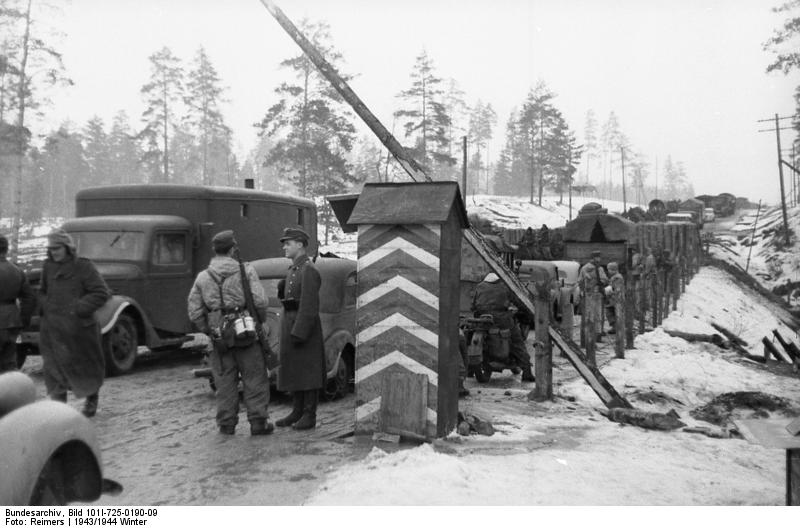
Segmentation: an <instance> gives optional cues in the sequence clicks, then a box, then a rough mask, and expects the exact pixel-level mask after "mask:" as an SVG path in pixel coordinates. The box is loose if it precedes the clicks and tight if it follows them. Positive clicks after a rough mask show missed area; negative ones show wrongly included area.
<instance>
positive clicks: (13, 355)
mask: <svg viewBox="0 0 800 528" xmlns="http://www.w3.org/2000/svg"><path fill="white" fill-rule="evenodd" d="M18 335H19V331H18V330H16V329H8V328H0V374H2V373H3V372H11V371H12V370H17V336H18Z"/></svg>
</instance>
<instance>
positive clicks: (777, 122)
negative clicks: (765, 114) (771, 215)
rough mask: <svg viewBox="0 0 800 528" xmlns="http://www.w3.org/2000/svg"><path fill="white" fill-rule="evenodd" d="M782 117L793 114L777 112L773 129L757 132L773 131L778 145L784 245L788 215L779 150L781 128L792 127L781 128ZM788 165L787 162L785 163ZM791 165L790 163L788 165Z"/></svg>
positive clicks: (787, 242) (761, 121)
mask: <svg viewBox="0 0 800 528" xmlns="http://www.w3.org/2000/svg"><path fill="white" fill-rule="evenodd" d="M783 119H794V116H784V117H778V114H775V128H774V129H766V130H759V132H772V131H773V130H774V132H775V140H776V141H777V146H778V178H779V179H780V184H781V210H782V212H783V240H784V242H785V243H786V245H787V246H788V245H789V220H788V215H787V214H786V193H785V190H784V186H783V164H784V163H786V162H785V161H783V153H782V152H781V130H786V129H791V128H792V127H784V128H781V126H780V121H781V120H783ZM769 121H772V119H759V120H758V122H759V123H767V122H769ZM787 165H788V163H787ZM789 166H790V167H791V165H789Z"/></svg>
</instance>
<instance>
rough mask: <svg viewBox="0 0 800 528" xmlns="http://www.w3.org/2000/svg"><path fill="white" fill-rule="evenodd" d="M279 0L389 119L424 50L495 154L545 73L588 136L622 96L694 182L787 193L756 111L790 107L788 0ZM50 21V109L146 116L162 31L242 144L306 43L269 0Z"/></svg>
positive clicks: (100, 1)
mask: <svg viewBox="0 0 800 528" xmlns="http://www.w3.org/2000/svg"><path fill="white" fill-rule="evenodd" d="M277 3H278V5H279V6H280V7H281V8H283V9H284V11H285V12H286V14H287V15H288V16H289V17H290V18H291V19H293V20H294V21H298V20H300V19H301V18H302V17H304V16H308V17H311V18H314V19H321V20H325V21H327V22H328V23H329V24H330V26H331V30H332V34H333V38H334V42H335V45H336V46H337V48H338V49H339V50H340V51H341V53H342V54H343V56H344V59H345V68H344V69H345V70H346V71H348V72H351V73H357V74H358V77H357V78H356V79H355V80H354V81H353V82H352V87H353V88H354V90H355V91H356V92H357V93H358V94H359V96H360V97H361V98H362V99H363V100H364V102H365V103H366V104H367V105H368V106H369V107H370V108H371V109H372V111H373V112H374V113H375V114H376V115H377V116H378V118H379V119H381V120H382V121H383V123H384V124H385V125H386V126H387V127H391V123H392V112H393V110H395V109H396V103H397V102H396V100H395V98H394V96H395V95H396V94H397V93H398V92H399V91H401V90H403V89H405V88H407V85H408V83H409V72H410V70H411V67H412V65H413V63H414V58H415V57H416V56H417V55H418V54H419V52H420V51H421V50H422V49H423V48H424V49H426V50H427V52H428V54H429V55H430V57H431V58H432V59H433V60H434V63H435V65H436V67H437V70H438V73H439V74H440V76H442V77H452V78H454V79H456V80H457V81H458V82H459V84H460V86H461V88H462V89H463V90H464V91H465V92H466V97H467V100H468V102H470V103H471V102H474V101H475V100H477V99H478V98H480V99H482V100H483V101H484V102H491V103H492V105H493V106H494V108H495V109H496V111H497V113H498V127H497V130H496V132H495V135H496V137H497V138H498V140H497V142H496V143H495V145H494V150H495V152H496V151H497V149H498V148H499V146H500V144H501V143H500V138H502V136H503V131H504V127H505V122H506V119H507V118H508V115H509V112H510V111H511V109H512V107H514V106H518V105H519V104H520V102H521V101H522V100H523V99H524V97H525V94H526V93H527V91H528V90H529V88H530V87H531V86H532V85H534V84H535V83H536V82H537V80H538V79H544V80H545V81H546V82H547V84H548V85H549V87H550V88H551V89H552V90H553V91H554V92H555V93H556V94H557V95H558V97H557V99H556V100H555V103H556V105H557V106H558V107H559V108H560V109H561V110H562V111H563V112H564V114H565V116H566V118H567V120H568V122H569V124H570V126H571V127H572V128H573V129H574V130H575V131H576V134H577V137H578V140H579V142H582V141H583V128H584V120H585V115H586V111H587V110H588V109H593V110H594V111H595V113H596V115H597V118H598V120H599V121H600V122H601V123H602V122H603V121H605V119H606V117H607V116H608V113H609V111H611V110H613V111H614V112H615V113H616V114H617V116H618V118H619V121H620V124H621V126H622V129H623V131H624V132H625V133H626V135H627V136H628V137H629V138H630V139H631V141H632V142H633V144H634V145H635V146H636V147H637V148H638V149H639V150H640V151H642V152H644V153H646V155H647V156H648V158H649V159H650V161H651V163H655V160H656V158H657V159H658V162H659V166H661V165H662V164H663V160H664V158H665V157H666V156H667V155H668V154H670V155H672V157H673V159H674V160H680V161H683V162H684V164H685V166H686V169H687V172H688V174H689V176H690V178H691V179H692V180H693V182H694V186H695V190H696V191H697V193H698V194H699V193H712V194H717V193H720V192H724V191H728V192H733V193H735V194H737V195H745V196H748V197H750V198H751V199H754V200H757V199H759V198H764V199H765V200H768V201H771V202H774V201H776V200H777V199H778V196H779V194H778V177H777V167H776V163H777V162H776V147H775V136H774V134H764V133H762V134H759V133H757V130H758V129H759V128H766V126H765V125H768V124H764V123H761V124H759V123H756V121H757V120H758V119H763V118H768V117H772V116H773V115H774V114H775V113H776V112H778V113H780V114H781V115H789V114H791V113H793V111H794V103H793V100H792V94H793V92H794V88H795V86H797V85H798V84H800V76H799V75H797V74H792V75H790V76H788V77H785V76H783V75H782V74H770V75H767V74H766V73H765V68H766V66H767V64H768V63H769V62H770V55H769V54H768V53H766V52H764V51H762V46H761V45H762V43H763V42H764V41H765V40H766V39H767V38H769V36H770V35H771V33H772V30H773V28H775V27H777V26H778V25H779V24H780V22H781V20H782V18H783V16H782V15H780V14H774V13H772V12H771V11H770V7H771V6H772V5H774V4H775V3H778V2H777V0H776V2H774V3H773V2H771V1H769V0H763V1H757V0H749V1H745V0H670V1H646V0H638V1H635V0H630V1H627V0H619V1H612V0H584V1H578V0H552V1H550V0H535V1H534V0H528V1H525V0H496V1H492V2H488V1H477V0H460V1H449V0H426V1H422V0H405V1H393V2H387V1H381V0H325V1H323V0H293V1H291V2H289V1H286V0H278V1H277ZM51 22H52V23H53V24H54V25H56V26H58V27H59V28H61V29H62V30H63V32H64V37H63V40H62V42H61V49H62V50H63V52H64V56H65V63H66V66H67V70H68V73H69V75H70V76H71V78H72V79H73V80H74V81H75V86H74V87H72V88H71V89H69V90H68V91H65V92H63V93H62V94H56V95H55V97H54V105H53V107H52V108H51V110H50V111H49V112H48V120H50V121H52V122H53V123H57V122H58V121H61V120H64V119H71V120H72V121H73V122H75V123H77V124H78V125H80V126H82V125H83V123H85V121H86V120H87V119H88V118H89V117H91V116H92V115H95V114H96V115H99V116H100V117H102V118H103V119H104V120H106V122H107V123H108V122H110V119H111V117H112V115H113V114H114V113H115V112H116V111H117V110H120V109H125V110H126V111H128V113H129V114H130V116H131V119H132V121H134V123H135V125H136V126H138V125H139V122H138V119H139V116H140V114H141V111H142V103H141V98H140V95H139V89H140V87H141V86H142V84H144V83H145V82H146V81H147V78H148V76H149V64H148V60H147V57H148V56H149V55H150V54H152V53H153V52H154V51H156V50H158V49H160V48H161V47H162V46H164V45H166V46H169V47H170V48H171V49H172V50H173V52H175V54H176V55H178V56H179V57H181V58H183V59H185V60H187V61H188V60H189V59H191V58H192V57H193V55H194V53H195V51H196V50H197V48H198V47H199V46H200V45H203V46H205V48H206V50H207V52H208V54H209V56H210V57H211V60H212V61H213V63H214V65H215V66H216V68H217V69H218V71H219V73H220V75H221V77H222V79H223V81H224V83H225V84H226V85H227V86H228V87H229V91H228V98H229V99H230V101H231V104H230V105H228V106H227V107H226V109H225V113H226V117H227V120H228V123H229V124H230V125H231V126H232V127H233V129H234V134H235V138H236V142H237V151H238V152H239V153H244V152H248V151H249V150H250V149H251V148H252V147H253V146H254V144H255V142H256V132H255V129H254V128H253V127H252V126H251V125H252V123H254V122H256V121H258V120H260V118H261V117H262V116H263V115H264V113H265V111H266V109H267V108H268V107H269V106H270V105H271V104H272V103H273V102H275V96H274V94H273V88H274V87H275V85H276V84H277V83H278V82H279V80H280V79H281V73H280V71H279V69H278V67H277V65H278V63H279V62H280V61H281V60H282V59H284V58H286V57H289V56H292V55H295V54H297V53H298V48H297V46H296V44H294V42H293V41H291V39H290V38H289V37H288V35H286V34H285V33H284V31H283V30H282V29H281V28H280V26H279V25H278V24H277V22H275V20H274V19H273V18H272V16H271V15H270V14H269V12H268V11H267V10H266V9H265V8H264V7H263V6H262V5H261V3H260V2H259V1H258V0H227V1H224V2H223V1H219V0H170V1H166V0H73V2H72V3H71V4H68V5H67V7H65V9H64V11H63V13H62V14H61V15H60V16H59V17H58V18H57V19H53V20H52V21H51ZM789 133H790V131H785V132H784V134H785V136H784V142H785V145H789V144H790V135H789ZM490 154H492V153H490ZM492 156H493V154H492ZM493 157H494V156H493Z"/></svg>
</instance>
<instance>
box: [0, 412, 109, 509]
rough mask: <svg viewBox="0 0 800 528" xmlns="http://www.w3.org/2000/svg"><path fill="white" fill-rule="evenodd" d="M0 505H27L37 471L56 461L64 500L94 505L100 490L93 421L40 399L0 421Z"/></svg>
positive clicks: (100, 476) (99, 472) (99, 471)
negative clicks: (0, 441)
mask: <svg viewBox="0 0 800 528" xmlns="http://www.w3.org/2000/svg"><path fill="white" fill-rule="evenodd" d="M0 438H3V449H2V450H0V468H3V478H2V479H0V503H2V504H8V505H27V504H29V503H30V501H31V496H32V494H33V491H34V489H35V487H36V482H37V480H38V477H39V475H40V474H41V472H42V470H43V469H44V468H45V466H46V465H47V463H48V462H49V461H50V460H52V459H57V460H58V462H59V463H60V464H61V467H62V468H63V469H64V472H65V474H66V475H67V476H68V478H65V479H64V483H63V484H64V487H63V492H64V497H65V499H66V501H67V502H73V501H84V502H88V501H94V500H97V499H98V498H99V497H100V495H101V493H102V491H103V478H102V464H101V458H100V449H99V447H98V444H97V438H96V435H95V431H94V426H93V425H92V423H91V422H90V421H89V420H88V419H87V418H86V417H84V416H83V415H82V414H80V413H79V412H78V411H76V410H75V409H73V408H72V407H70V406H69V405H66V404H64V403H61V402H56V401H50V400H40V401H38V402H35V403H31V404H29V405H23V406H22V407H19V408H17V409H15V410H13V411H11V412H10V413H9V414H7V415H5V416H3V417H2V418H0Z"/></svg>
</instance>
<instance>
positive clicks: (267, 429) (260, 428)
mask: <svg viewBox="0 0 800 528" xmlns="http://www.w3.org/2000/svg"><path fill="white" fill-rule="evenodd" d="M274 430H275V426H274V425H272V424H271V423H270V422H268V421H267V419H266V418H255V419H253V420H250V435H251V436H263V435H268V434H272V431H274Z"/></svg>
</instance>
